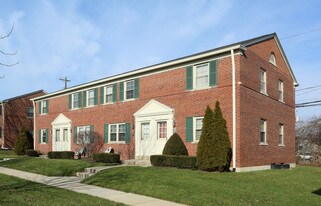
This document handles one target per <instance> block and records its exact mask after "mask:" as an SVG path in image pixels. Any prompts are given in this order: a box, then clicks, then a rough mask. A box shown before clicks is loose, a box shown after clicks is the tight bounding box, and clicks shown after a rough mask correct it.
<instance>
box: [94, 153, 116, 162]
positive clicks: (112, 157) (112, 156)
mask: <svg viewBox="0 0 321 206" xmlns="http://www.w3.org/2000/svg"><path fill="white" fill-rule="evenodd" d="M93 159H94V160H95V161H96V162H104V163H120V155H119V154H116V153H97V154H93Z"/></svg>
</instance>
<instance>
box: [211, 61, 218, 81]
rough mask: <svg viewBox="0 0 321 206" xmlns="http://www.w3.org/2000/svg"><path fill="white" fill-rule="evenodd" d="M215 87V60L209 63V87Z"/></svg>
mask: <svg viewBox="0 0 321 206" xmlns="http://www.w3.org/2000/svg"><path fill="white" fill-rule="evenodd" d="M215 85H217V60H214V61H211V62H210V86H215Z"/></svg>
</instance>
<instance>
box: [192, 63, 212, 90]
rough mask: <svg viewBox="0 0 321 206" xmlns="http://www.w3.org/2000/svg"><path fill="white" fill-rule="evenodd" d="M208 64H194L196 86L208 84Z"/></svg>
mask: <svg viewBox="0 0 321 206" xmlns="http://www.w3.org/2000/svg"><path fill="white" fill-rule="evenodd" d="M208 73H209V66H208V64H202V65H197V66H196V75H195V85H196V87H197V88H200V87H207V86H208V85H209V84H208Z"/></svg>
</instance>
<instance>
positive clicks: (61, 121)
mask: <svg viewBox="0 0 321 206" xmlns="http://www.w3.org/2000/svg"><path fill="white" fill-rule="evenodd" d="M51 125H52V131H51V132H52V151H70V149H71V120H70V119H68V118H67V117H66V116H65V115H63V114H59V115H58V116H57V117H56V119H55V120H54V121H53V122H52V123H51Z"/></svg>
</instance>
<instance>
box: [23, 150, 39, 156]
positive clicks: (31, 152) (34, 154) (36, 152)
mask: <svg viewBox="0 0 321 206" xmlns="http://www.w3.org/2000/svg"><path fill="white" fill-rule="evenodd" d="M26 155H27V156H29V157H39V154H38V151H36V150H32V149H27V150H26Z"/></svg>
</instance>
